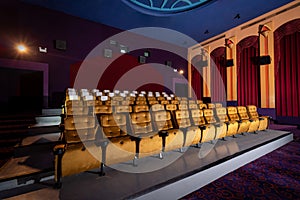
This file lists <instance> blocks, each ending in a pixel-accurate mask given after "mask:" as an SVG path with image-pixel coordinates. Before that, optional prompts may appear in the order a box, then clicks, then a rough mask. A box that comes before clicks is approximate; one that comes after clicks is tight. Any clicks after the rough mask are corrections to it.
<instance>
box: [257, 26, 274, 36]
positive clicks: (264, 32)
mask: <svg viewBox="0 0 300 200" xmlns="http://www.w3.org/2000/svg"><path fill="white" fill-rule="evenodd" d="M270 31H271V29H270V28H269V27H268V26H267V25H259V27H258V33H259V34H261V35H263V36H264V37H267V36H268V34H269V32H270Z"/></svg>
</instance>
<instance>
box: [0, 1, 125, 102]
mask: <svg viewBox="0 0 300 200" xmlns="http://www.w3.org/2000/svg"><path fill="white" fill-rule="evenodd" d="M0 24H1V29H0V58H8V59H18V60H26V61H32V62H39V63H47V64H48V66H49V95H50V97H51V96H52V95H55V94H56V93H61V92H63V91H64V90H65V88H66V87H69V83H70V75H69V74H70V65H71V64H72V63H75V62H78V61H81V60H83V59H84V58H85V56H86V55H87V54H88V53H89V52H90V51H91V50H92V49H93V48H94V47H95V46H96V45H97V44H98V43H100V42H101V41H103V40H105V39H106V38H108V37H109V36H111V35H113V34H116V33H118V32H120V30H118V29H115V28H112V27H108V26H105V25H101V24H96V23H94V22H90V21H86V20H83V19H79V18H77V17H73V16H69V15H66V14H63V13H60V12H54V11H50V10H47V9H45V8H41V7H36V6H32V5H28V4H25V3H21V2H19V1H15V0H9V1H0ZM54 40H66V41H67V49H66V50H65V51H61V50H57V49H55V48H54ZM20 42H22V43H24V44H26V45H27V46H28V47H29V49H30V52H29V53H28V54H26V55H22V56H21V55H19V54H18V53H17V52H16V50H15V45H16V44H17V43H20ZM39 46H42V47H47V49H48V53H40V52H39V51H38V47H39ZM4 67H5V66H4ZM54 104H55V103H54ZM50 106H51V100H50ZM55 106H56V105H55Z"/></svg>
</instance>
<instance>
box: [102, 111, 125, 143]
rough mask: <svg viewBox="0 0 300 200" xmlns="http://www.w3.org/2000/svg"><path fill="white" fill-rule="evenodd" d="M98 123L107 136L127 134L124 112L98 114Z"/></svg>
mask: <svg viewBox="0 0 300 200" xmlns="http://www.w3.org/2000/svg"><path fill="white" fill-rule="evenodd" d="M100 125H101V127H102V130H103V133H104V134H105V135H106V136H107V137H117V136H121V135H126V134H127V128H126V116H125V115H124V114H110V115H102V116H100Z"/></svg>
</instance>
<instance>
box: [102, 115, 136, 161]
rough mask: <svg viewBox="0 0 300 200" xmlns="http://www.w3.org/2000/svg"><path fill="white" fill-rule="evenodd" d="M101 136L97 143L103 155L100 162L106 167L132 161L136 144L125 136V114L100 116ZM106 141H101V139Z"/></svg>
mask: <svg viewBox="0 0 300 200" xmlns="http://www.w3.org/2000/svg"><path fill="white" fill-rule="evenodd" d="M100 124H101V131H100V133H99V134H101V135H100V136H99V137H98V138H99V139H100V141H97V142H98V143H99V144H100V145H99V146H101V147H102V151H103V152H104V154H103V155H102V159H103V160H102V162H103V163H104V164H106V165H110V164H115V163H120V162H124V161H128V160H133V159H134V157H135V149H136V144H135V142H134V141H133V140H132V139H131V137H130V136H128V135H127V133H128V127H127V118H126V115H125V114H115V113H114V114H109V115H102V116H100ZM102 138H103V139H105V138H108V140H106V141H105V140H104V141H101V139H102ZM101 142H102V143H101Z"/></svg>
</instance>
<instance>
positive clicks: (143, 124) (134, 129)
mask: <svg viewBox="0 0 300 200" xmlns="http://www.w3.org/2000/svg"><path fill="white" fill-rule="evenodd" d="M130 125H131V133H130V135H132V136H134V137H135V139H136V143H137V151H136V157H137V158H141V157H146V156H150V155H154V154H161V152H162V150H163V141H162V138H161V137H160V136H159V134H158V133H157V132H155V131H154V129H153V124H152V119H151V115H150V112H149V111H140V112H133V113H131V114H130Z"/></svg>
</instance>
